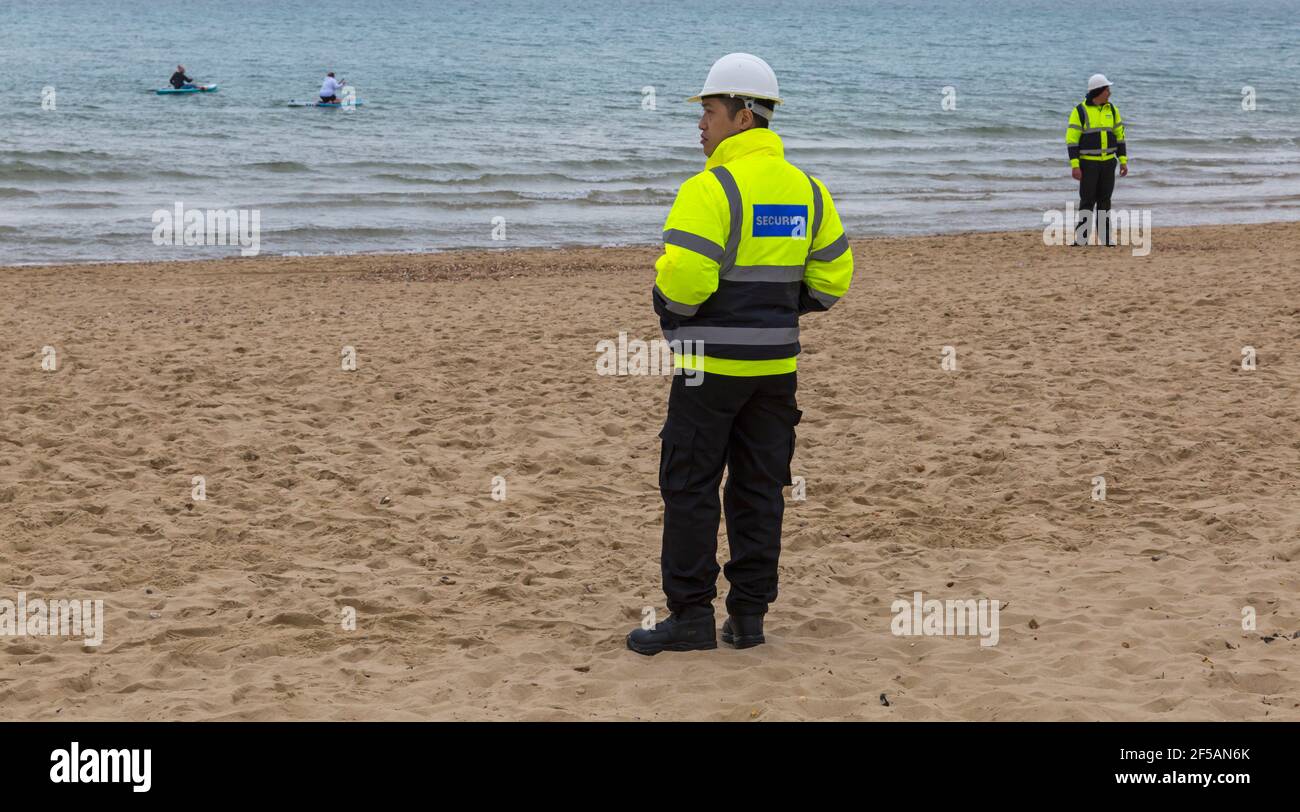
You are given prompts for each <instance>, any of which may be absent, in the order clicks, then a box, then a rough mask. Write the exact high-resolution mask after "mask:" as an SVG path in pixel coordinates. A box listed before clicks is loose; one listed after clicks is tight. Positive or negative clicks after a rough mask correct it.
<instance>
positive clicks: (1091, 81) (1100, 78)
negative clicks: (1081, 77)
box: [1088, 73, 1112, 93]
mask: <svg viewBox="0 0 1300 812" xmlns="http://www.w3.org/2000/svg"><path fill="white" fill-rule="evenodd" d="M1111 84H1112V83H1111V81H1110V80H1109V79H1107V78H1106V76H1105V74H1101V73H1094V74H1093V75H1091V76H1089V77H1088V92H1089V93H1091V92H1092V91H1094V90H1096V89H1097V88H1099V87H1110V86H1111Z"/></svg>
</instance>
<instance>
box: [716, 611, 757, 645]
mask: <svg viewBox="0 0 1300 812" xmlns="http://www.w3.org/2000/svg"><path fill="white" fill-rule="evenodd" d="M722 642H724V643H726V644H727V645H729V646H735V647H736V648H753V647H754V646H760V645H762V644H763V643H764V642H766V641H765V638H764V637H763V616H762V615H727V619H726V621H724V622H723V624H722Z"/></svg>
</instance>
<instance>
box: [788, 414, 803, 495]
mask: <svg viewBox="0 0 1300 812" xmlns="http://www.w3.org/2000/svg"><path fill="white" fill-rule="evenodd" d="M802 419H803V412H801V411H799V410H798V409H795V410H793V412H792V414H791V418H790V450H789V452H788V453H787V454H786V457H785V471H784V474H785V480H784V483H785V484H786V485H793V484H794V478H793V477H792V473H793V471H792V467H793V465H794V438H795V430H794V427H795V426H797V425H799V421H800V420H802Z"/></svg>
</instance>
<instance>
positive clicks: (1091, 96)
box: [1088, 85, 1110, 102]
mask: <svg viewBox="0 0 1300 812" xmlns="http://www.w3.org/2000/svg"><path fill="white" fill-rule="evenodd" d="M1107 87H1110V85H1106V86H1105V87H1099V88H1097V89H1096V90H1090V91H1088V101H1089V102H1092V100H1093V99H1095V98H1097V97H1098V96H1100V95H1101V94H1102V91H1104V90H1105V89H1106V88H1107Z"/></svg>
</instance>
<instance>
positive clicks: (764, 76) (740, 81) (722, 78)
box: [686, 53, 782, 120]
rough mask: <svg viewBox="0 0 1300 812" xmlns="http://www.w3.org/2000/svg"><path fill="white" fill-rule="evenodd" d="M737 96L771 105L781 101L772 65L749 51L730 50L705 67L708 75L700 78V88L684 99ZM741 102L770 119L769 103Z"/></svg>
mask: <svg viewBox="0 0 1300 812" xmlns="http://www.w3.org/2000/svg"><path fill="white" fill-rule="evenodd" d="M718 95H722V96H740V97H743V98H745V99H747V100H748V99H760V100H763V101H770V102H772V105H773V106H775V105H778V104H781V103H782V102H781V90H780V88H778V87H777V84H776V73H775V72H774V71H773V70H772V66H770V65H768V64H767V63H766V62H764V61H763V60H762V59H759V58H758V57H756V56H754V55H753V54H743V53H734V54H727V55H726V56H724V57H722V58H721V59H719V60H718V61H717V62H714V63H713V67H711V68H709V75H708V78H706V79H705V80H704V89H703V90H701V91H700V92H699V93H697V94H695V95H694V96H691V97H690V98H689V99H687V100H686V101H688V102H697V101H699V100H701V99H703V98H704V97H705V96H718ZM745 106H746V107H748V108H749V109H750V110H752V111H753V112H754V113H755V114H757V115H760V116H762V117H763V118H766V119H768V120H771V118H772V113H773V112H774V111H773V109H772V107H768V106H767V105H763V104H754V103H752V102H749V101H746V102H745Z"/></svg>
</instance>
